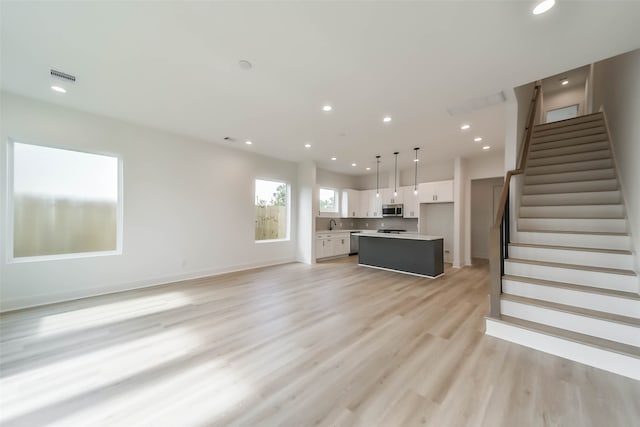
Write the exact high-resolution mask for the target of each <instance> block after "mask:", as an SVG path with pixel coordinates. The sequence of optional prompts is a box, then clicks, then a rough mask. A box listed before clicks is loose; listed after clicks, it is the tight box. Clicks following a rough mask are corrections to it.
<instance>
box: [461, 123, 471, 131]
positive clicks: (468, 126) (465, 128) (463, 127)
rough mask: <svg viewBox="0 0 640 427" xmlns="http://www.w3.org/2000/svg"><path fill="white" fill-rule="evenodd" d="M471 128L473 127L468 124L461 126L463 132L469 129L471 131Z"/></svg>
mask: <svg viewBox="0 0 640 427" xmlns="http://www.w3.org/2000/svg"><path fill="white" fill-rule="evenodd" d="M470 127H471V125H469V124H466V123H465V124H464V125H462V126H460V129H461V130H467V129H469V128H470Z"/></svg>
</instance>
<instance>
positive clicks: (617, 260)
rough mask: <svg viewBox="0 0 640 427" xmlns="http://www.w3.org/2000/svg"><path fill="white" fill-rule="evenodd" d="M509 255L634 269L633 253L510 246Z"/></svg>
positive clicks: (537, 259) (547, 260)
mask: <svg viewBox="0 0 640 427" xmlns="http://www.w3.org/2000/svg"><path fill="white" fill-rule="evenodd" d="M509 257H511V258H518V259H527V260H530V261H545V262H559V263H562V264H575V265H584V266H593V267H605V268H619V269H621V270H633V255H631V254H615V253H606V252H589V251H572V250H567V249H549V248H535V247H526V246H509Z"/></svg>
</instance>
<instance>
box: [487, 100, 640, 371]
mask: <svg viewBox="0 0 640 427" xmlns="http://www.w3.org/2000/svg"><path fill="white" fill-rule="evenodd" d="M514 231H515V232H512V233H511V242H512V243H510V244H509V245H508V258H506V259H505V260H504V274H503V277H502V295H501V297H500V318H491V317H490V318H487V334H489V335H494V336H497V337H500V338H503V339H506V340H509V341H513V342H516V343H519V344H522V345H525V346H529V347H532V348H535V349H538V350H542V351H545V352H548V353H552V354H555V355H558V356H561V357H564V358H567V359H571V360H575V361H578V362H581V363H584V364H587V365H591V366H595V367H597V368H601V369H605V370H608V371H611V372H615V373H618V374H621V375H625V376H628V377H631V378H635V379H638V380H640V296H639V290H640V287H639V284H640V282H639V280H638V276H637V275H636V273H635V272H634V271H633V262H634V259H633V254H632V253H631V251H630V248H631V247H632V246H631V241H630V236H629V233H628V227H627V219H626V217H625V208H624V205H623V201H622V194H621V191H620V186H619V183H618V179H617V175H616V170H615V165H614V162H613V158H612V154H611V147H610V142H609V138H608V132H607V129H606V123H605V120H604V116H603V114H602V113H597V114H591V115H587V116H581V117H578V118H575V119H570V120H564V121H560V122H555V123H550V124H544V125H539V126H536V127H535V128H534V131H533V135H532V139H531V148H530V151H529V156H528V162H527V167H526V169H525V172H524V184H523V187H522V194H521V197H520V208H519V212H518V218H517V226H516V227H515V230H514Z"/></svg>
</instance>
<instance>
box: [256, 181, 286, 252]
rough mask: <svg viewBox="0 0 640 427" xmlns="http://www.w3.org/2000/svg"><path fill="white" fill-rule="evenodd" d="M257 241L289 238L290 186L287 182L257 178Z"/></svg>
mask: <svg viewBox="0 0 640 427" xmlns="http://www.w3.org/2000/svg"><path fill="white" fill-rule="evenodd" d="M255 210H256V213H255V236H256V241H264V240H283V239H288V238H289V186H288V184H287V183H286V182H280V181H267V180H264V179H256V191H255Z"/></svg>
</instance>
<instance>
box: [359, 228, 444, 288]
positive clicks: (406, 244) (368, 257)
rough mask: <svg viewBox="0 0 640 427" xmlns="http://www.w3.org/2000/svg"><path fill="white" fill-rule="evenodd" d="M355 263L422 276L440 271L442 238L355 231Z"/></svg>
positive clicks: (439, 272)
mask: <svg viewBox="0 0 640 427" xmlns="http://www.w3.org/2000/svg"><path fill="white" fill-rule="evenodd" d="M358 236H359V237H358V239H359V240H360V251H359V254H358V256H359V260H358V264H359V265H362V266H365V267H374V268H382V269H385V270H394V271H398V272H400V273H408V274H413V275H418V276H423V277H429V278H436V277H438V276H440V275H441V274H444V258H443V239H442V237H439V236H425V235H420V234H387V235H382V236H381V235H380V234H374V233H359V234H358Z"/></svg>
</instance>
